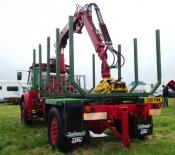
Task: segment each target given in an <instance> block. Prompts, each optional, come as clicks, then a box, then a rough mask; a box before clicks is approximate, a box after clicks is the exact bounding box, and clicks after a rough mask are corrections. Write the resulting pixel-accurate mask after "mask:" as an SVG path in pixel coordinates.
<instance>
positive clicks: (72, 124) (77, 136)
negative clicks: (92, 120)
mask: <svg viewBox="0 0 175 155" xmlns="http://www.w3.org/2000/svg"><path fill="white" fill-rule="evenodd" d="M82 109H83V108H82V103H65V104H64V112H63V122H64V123H63V126H64V130H65V132H64V133H65V138H66V141H67V143H69V144H70V145H76V144H83V143H87V142H88V141H89V130H88V125H87V123H86V122H85V121H84V120H83V111H82Z"/></svg>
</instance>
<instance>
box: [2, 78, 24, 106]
mask: <svg viewBox="0 0 175 155" xmlns="http://www.w3.org/2000/svg"><path fill="white" fill-rule="evenodd" d="M25 87H26V83H25V82H20V83H19V82H17V81H15V80H0V102H1V103H4V102H8V103H14V104H18V103H19V100H20V97H21V95H22V93H23V90H24V89H25Z"/></svg>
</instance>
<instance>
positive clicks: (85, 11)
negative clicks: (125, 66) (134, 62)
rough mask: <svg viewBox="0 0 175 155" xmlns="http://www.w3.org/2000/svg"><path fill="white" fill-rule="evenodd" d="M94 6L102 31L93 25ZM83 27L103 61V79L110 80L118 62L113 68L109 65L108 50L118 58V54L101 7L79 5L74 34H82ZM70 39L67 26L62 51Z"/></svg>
mask: <svg viewBox="0 0 175 155" xmlns="http://www.w3.org/2000/svg"><path fill="white" fill-rule="evenodd" d="M92 6H93V7H94V9H95V12H96V15H97V18H98V22H99V27H100V30H97V29H96V27H95V25H94V23H93V20H92ZM83 27H85V28H86V30H87V32H88V34H89V37H90V39H91V41H92V44H93V46H94V48H95V51H96V52H97V53H98V56H99V58H100V60H101V61H102V64H101V75H102V78H110V76H111V74H110V69H111V68H116V67H117V62H116V63H115V64H114V61H113V64H112V65H111V66H109V65H108V62H107V58H108V56H107V50H110V52H112V53H113V55H117V56H118V53H117V51H116V50H114V48H113V47H112V41H111V38H110V35H109V33H108V30H107V27H106V24H105V23H104V21H103V18H102V15H101V12H100V9H99V7H98V6H97V5H96V4H95V3H90V4H87V5H85V6H84V7H81V6H79V5H77V10H76V12H75V14H74V16H73V30H74V33H81V32H82V29H83ZM68 38H69V28H68V24H67V25H66V26H65V27H64V28H63V30H62V31H61V37H60V42H61V43H60V47H61V49H62V50H63V49H64V48H65V47H66V45H67V40H68ZM122 58H123V56H122Z"/></svg>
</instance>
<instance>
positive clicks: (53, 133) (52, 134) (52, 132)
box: [50, 117, 58, 145]
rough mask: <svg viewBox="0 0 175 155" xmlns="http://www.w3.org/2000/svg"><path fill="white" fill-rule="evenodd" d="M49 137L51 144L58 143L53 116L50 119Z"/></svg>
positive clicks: (56, 126)
mask: <svg viewBox="0 0 175 155" xmlns="http://www.w3.org/2000/svg"><path fill="white" fill-rule="evenodd" d="M50 137H51V143H52V144H53V145H56V144H57V143H58V123H57V120H56V118H55V117H54V118H52V120H51V124H50Z"/></svg>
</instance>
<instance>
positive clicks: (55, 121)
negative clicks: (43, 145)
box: [48, 107, 69, 151]
mask: <svg viewBox="0 0 175 155" xmlns="http://www.w3.org/2000/svg"><path fill="white" fill-rule="evenodd" d="M48 139H49V144H50V145H51V146H52V148H53V149H54V150H55V149H59V150H60V151H67V150H68V149H69V144H68V143H67V142H66V138H65V133H64V129H63V124H62V119H61V116H60V112H59V111H58V110H57V108H55V107H53V108H51V110H50V111H49V118H48Z"/></svg>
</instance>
